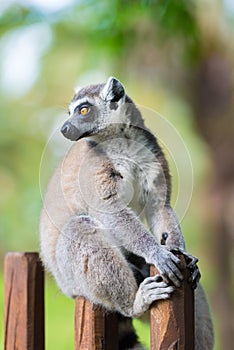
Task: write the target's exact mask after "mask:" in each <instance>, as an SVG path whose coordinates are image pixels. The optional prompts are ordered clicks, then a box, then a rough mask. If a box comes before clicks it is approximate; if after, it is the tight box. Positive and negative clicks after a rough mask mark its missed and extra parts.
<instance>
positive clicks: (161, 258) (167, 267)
mask: <svg viewBox="0 0 234 350" xmlns="http://www.w3.org/2000/svg"><path fill="white" fill-rule="evenodd" d="M150 263H152V264H154V265H155V266H156V267H157V269H158V270H159V272H160V274H161V275H162V277H163V278H164V280H165V281H166V282H169V281H171V282H172V283H173V284H174V285H175V286H176V287H180V285H181V281H183V278H184V277H183V274H182V273H181V271H180V270H182V269H183V264H182V263H181V261H180V259H179V258H178V257H177V256H176V255H174V254H173V253H172V252H170V251H169V250H168V249H167V248H166V247H163V246H160V248H159V250H158V251H157V252H156V253H155V254H154V256H153V258H152V261H150Z"/></svg>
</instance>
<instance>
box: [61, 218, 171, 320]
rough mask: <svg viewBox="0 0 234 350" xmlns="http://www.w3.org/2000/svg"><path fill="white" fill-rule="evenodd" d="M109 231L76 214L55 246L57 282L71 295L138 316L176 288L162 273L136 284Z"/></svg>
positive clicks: (124, 313)
mask: <svg viewBox="0 0 234 350" xmlns="http://www.w3.org/2000/svg"><path fill="white" fill-rule="evenodd" d="M107 237H108V234H107V230H105V229H103V228H101V227H99V226H98V225H97V223H95V222H94V221H93V220H92V218H91V217H90V216H85V215H81V216H73V217H72V218H70V220H69V222H68V223H67V224H66V225H65V226H64V227H63V230H62V232H61V233H60V235H59V238H58V241H57V245H56V260H57V270H56V271H55V277H56V280H57V283H58V285H59V286H60V287H61V289H62V290H63V292H64V293H65V294H67V295H68V296H70V297H71V296H72V297H75V296H83V297H85V298H87V299H88V300H90V301H91V302H92V303H94V304H101V305H103V306H104V307H106V308H107V309H109V310H113V311H118V312H120V313H121V314H123V315H124V316H128V317H132V316H139V315H141V314H142V313H143V312H145V311H146V310H147V309H148V307H149V306H150V304H151V303H152V302H153V301H155V300H159V299H166V298H168V297H169V296H170V294H171V293H172V291H173V287H169V286H168V285H167V284H166V283H165V282H163V281H162V278H161V277H160V276H154V277H148V278H146V279H144V281H143V282H142V283H141V284H140V286H139V288H138V286H137V283H136V280H135V278H134V274H133V272H132V270H131V268H130V266H129V265H128V262H127V260H126V259H125V257H124V255H123V254H122V252H121V250H120V248H119V247H117V246H114V247H113V242H110V241H108V238H107Z"/></svg>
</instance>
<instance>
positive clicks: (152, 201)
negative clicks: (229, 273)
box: [145, 157, 200, 287]
mask: <svg viewBox="0 0 234 350" xmlns="http://www.w3.org/2000/svg"><path fill="white" fill-rule="evenodd" d="M160 161H161V171H160V172H159V174H158V175H157V177H156V178H155V180H154V181H153V186H152V188H151V190H150V191H149V195H148V200H147V204H146V208H145V214H146V219H147V222H148V225H149V228H150V231H151V233H152V234H153V236H154V237H155V238H156V240H157V242H158V243H159V244H161V245H165V246H166V247H167V248H168V249H169V250H170V251H172V252H174V253H175V252H176V251H179V252H182V253H183V254H184V256H185V258H186V259H187V262H188V267H189V268H190V269H191V280H192V281H193V285H194V287H195V286H196V285H197V283H198V281H199V279H200V272H199V269H198V267H197V265H196V264H197V262H198V259H197V258H196V257H194V256H192V255H191V254H188V253H187V252H186V248H185V241H184V237H183V234H182V232H181V228H180V224H179V222H178V219H177V217H176V214H175V212H174V211H173V209H172V208H171V206H170V195H171V190H170V188H171V186H170V176H169V171H168V166H167V163H166V160H165V158H164V157H161V159H160Z"/></svg>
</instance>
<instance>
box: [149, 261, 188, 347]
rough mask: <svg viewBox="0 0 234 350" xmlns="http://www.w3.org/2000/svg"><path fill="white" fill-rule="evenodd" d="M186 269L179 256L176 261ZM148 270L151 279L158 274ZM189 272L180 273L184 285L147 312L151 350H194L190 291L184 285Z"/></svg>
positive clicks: (186, 282) (154, 269)
mask: <svg viewBox="0 0 234 350" xmlns="http://www.w3.org/2000/svg"><path fill="white" fill-rule="evenodd" d="M180 258H181V260H182V262H183V263H184V266H186V263H185V259H184V257H183V256H181V257H180ZM158 273H159V272H158V271H157V269H156V268H155V267H153V266H152V267H151V275H155V274H158ZM188 278H189V271H188V269H187V268H186V269H185V270H184V282H183V283H182V286H181V287H180V288H176V290H175V291H174V293H173V294H172V297H171V298H170V299H168V300H161V301H157V302H156V303H154V304H153V305H152V307H151V310H150V341H151V350H165V349H167V350H194V291H193V289H192V288H191V284H189V283H188Z"/></svg>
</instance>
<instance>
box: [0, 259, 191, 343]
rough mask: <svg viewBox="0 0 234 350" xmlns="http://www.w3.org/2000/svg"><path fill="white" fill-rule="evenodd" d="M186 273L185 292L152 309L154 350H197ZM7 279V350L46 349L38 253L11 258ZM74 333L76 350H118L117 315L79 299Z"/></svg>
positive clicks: (42, 274)
mask: <svg viewBox="0 0 234 350" xmlns="http://www.w3.org/2000/svg"><path fill="white" fill-rule="evenodd" d="M184 264H185V262H184ZM184 271H185V272H184V274H185V280H184V283H183V285H182V287H180V288H178V289H176V290H175V292H174V293H173V295H172V297H171V298H170V299H169V300H165V301H159V302H157V303H155V304H153V305H152V306H151V309H150V329H151V336H150V339H151V346H150V348H151V350H188V349H189V350H194V293H193V290H192V289H191V287H190V285H189V284H188V282H187V280H188V271H187V269H185V270H184ZM155 273H157V270H156V269H155V268H154V267H152V268H151V274H153V275H154V274H155ZM4 276H5V304H4V326H5V329H4V334H5V339H4V350H44V349H45V337H44V272H43V268H42V265H41V263H40V259H39V256H38V253H8V254H7V255H6V258H5V264H4ZM74 333H75V334H74V338H75V341H74V344H75V350H117V349H118V323H117V316H116V315H115V314H111V313H105V312H104V310H102V309H100V308H97V307H95V306H92V305H91V304H90V303H89V302H88V301H87V300H84V299H83V298H76V302H75V327H74ZM49 350H50V349H49ZM120 350H121V349H120Z"/></svg>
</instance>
